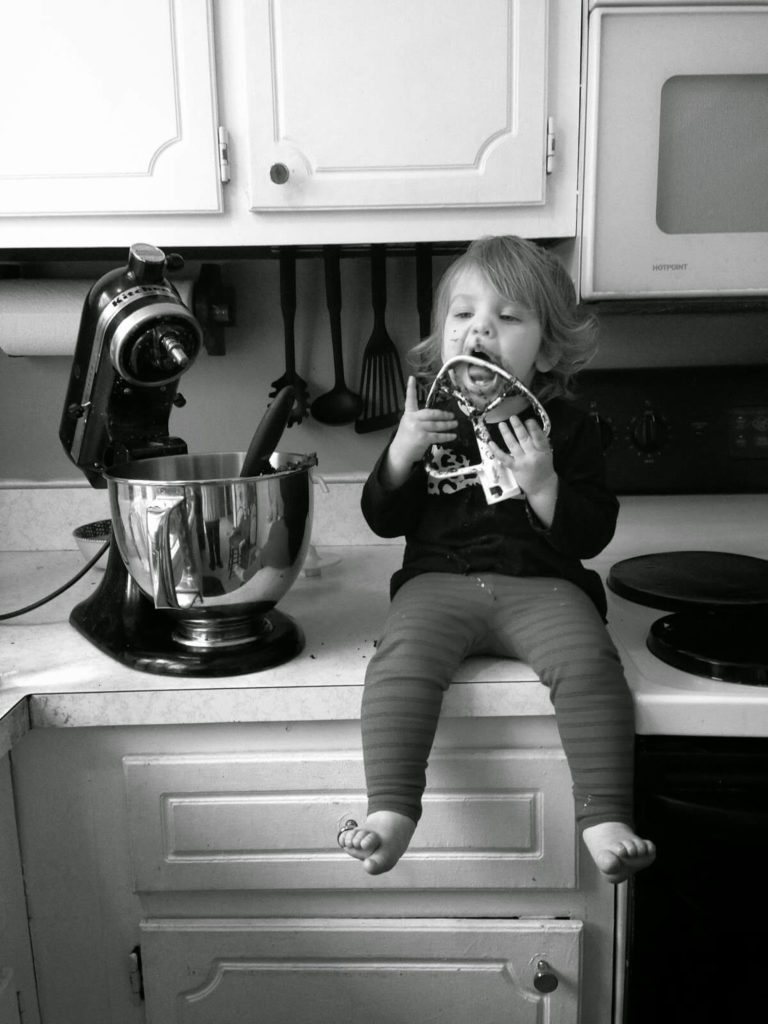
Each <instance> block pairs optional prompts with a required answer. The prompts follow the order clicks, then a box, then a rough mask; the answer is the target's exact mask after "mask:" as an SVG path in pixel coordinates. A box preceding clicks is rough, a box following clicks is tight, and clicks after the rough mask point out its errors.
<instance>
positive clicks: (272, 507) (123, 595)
mask: <svg viewBox="0 0 768 1024" xmlns="http://www.w3.org/2000/svg"><path fill="white" fill-rule="evenodd" d="M181 265H182V261H181V258H180V257H177V256H173V255H170V256H168V257H167V258H166V256H165V254H164V253H163V252H162V251H161V250H160V249H157V248H155V247H154V246H152V245H146V244H136V245H133V246H132V247H131V249H130V252H129V256H128V265H127V266H126V267H123V268H120V269H117V270H113V271H110V272H109V273H108V274H106V275H104V277H102V278H101V279H100V280H99V281H97V282H96V284H95V285H94V286H93V288H92V289H91V291H90V292H89V294H88V297H87V298H86V301H85V305H84V308H83V314H82V318H81V322H80V329H79V333H78V339H77V347H76V349H75V356H74V361H73V364H72V370H71V374H70V380H69V386H68V389H67V395H66V400H65V403H64V411H63V415H62V419H61V425H60V428H59V436H60V439H61V442H62V444H63V446H64V449H65V451H66V452H67V454H68V456H69V457H70V459H71V460H72V461H73V462H74V463H75V465H77V466H78V467H79V468H80V469H82V471H83V472H84V473H85V475H86V477H87V478H88V480H89V482H90V483H91V485H92V486H93V487H97V488H101V487H107V488H108V489H109V500H110V511H111V516H112V539H111V543H110V550H109V557H108V561H107V566H106V570H105V573H104V576H103V579H102V582H101V584H100V585H99V587H98V588H97V590H96V591H95V592H94V594H93V595H92V596H91V597H90V598H88V599H86V600H85V601H83V602H82V603H81V604H79V605H77V606H76V607H75V608H74V609H73V611H72V613H71V615H70V622H71V623H72V625H73V626H74V627H75V628H76V629H77V630H78V631H79V632H80V633H81V634H82V635H83V636H85V637H86V638H87V639H88V640H90V641H91V642H92V643H93V644H95V646H96V647H98V648H99V649H100V650H102V651H104V652H105V653H106V654H108V655H110V656H111V657H113V658H115V659H116V660H118V661H120V662H122V663H123V664H126V665H129V666H130V667H132V668H135V669H139V670H141V671H145V672H152V673H157V674H164V675H174V676H179V675H187V676H225V675H239V674H243V673H247V672H254V671H258V670H260V669H264V668H267V667H270V666H274V665H277V664H280V663H282V662H285V661H288V660H289V659H290V658H292V657H294V656H295V655H296V654H298V653H299V651H301V649H302V647H303V643H304V639H303V634H302V632H301V629H300V628H299V626H298V625H297V624H296V623H295V622H294V621H293V619H291V618H290V617H289V616H287V615H285V614H284V613H282V612H280V611H278V610H277V609H276V608H275V605H276V603H277V602H278V601H279V600H280V598H281V597H282V596H283V595H284V594H285V593H286V591H287V590H288V589H289V587H290V586H291V585H292V583H293V581H294V580H295V579H296V577H297V576H298V574H299V571H300V570H301V566H302V564H303V562H304V558H305V555H306V552H307V549H308V547H309V540H310V533H311V523H312V481H311V475H310V474H311V467H312V466H313V465H315V464H316V461H317V460H316V459H315V456H314V455H309V456H302V455H292V454H287V453H278V452H275V453H274V454H273V455H272V456H271V458H270V460H269V462H268V464H267V465H268V472H265V473H263V474H261V475H258V476H253V477H243V476H241V470H242V466H243V459H244V454H243V453H240V452H227V453H221V454H210V455H197V456H196V455H188V454H187V446H186V444H185V442H184V441H182V440H181V439H180V438H178V437H173V436H171V435H170V434H169V428H168V421H169V417H170V412H171V409H172V407H173V406H174V405H183V404H184V399H183V398H182V396H181V395H179V394H178V393H177V386H178V381H179V378H180V377H181V375H182V374H183V373H184V372H185V371H186V370H187V369H189V367H190V366H191V365H192V363H193V362H194V360H195V358H196V357H197V355H198V353H199V351H200V348H201V344H202V331H201V328H200V325H199V324H198V322H197V321H196V320H195V318H194V316H193V315H192V313H191V312H190V311H189V310H188V309H187V308H186V306H185V305H184V304H183V303H182V301H181V299H180V298H179V295H178V293H177V291H176V289H175V288H174V287H173V285H172V284H171V283H170V282H169V281H168V280H167V278H166V273H167V272H169V271H171V270H175V269H179V268H180V266H181Z"/></svg>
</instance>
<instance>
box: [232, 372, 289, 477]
mask: <svg viewBox="0 0 768 1024" xmlns="http://www.w3.org/2000/svg"><path fill="white" fill-rule="evenodd" d="M294 397H295V395H294V390H293V388H292V387H291V386H290V385H286V387H284V388H283V389H282V390H281V391H279V392H278V394H277V398H275V400H274V402H273V403H272V404H271V405H270V406H269V408H268V409H267V411H266V412H265V413H264V415H263V416H262V417H261V421H260V422H259V425H258V427H256V430H255V432H254V435H253V437H252V439H251V443H250V444H249V445H248V451H247V452H246V453H245V458H244V459H243V468H242V469H241V470H240V476H241V477H252V476H262V475H263V474H264V473H269V472H271V470H272V467H271V466H270V463H269V458H270V456H271V455H272V452H273V451H274V450H275V448H276V447H277V443H278V441H279V440H280V438H281V437H282V436H283V431H284V430H285V428H286V427H287V425H288V419H289V417H290V415H291V410H292V409H293V400H294Z"/></svg>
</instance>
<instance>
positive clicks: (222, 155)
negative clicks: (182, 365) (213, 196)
mask: <svg viewBox="0 0 768 1024" xmlns="http://www.w3.org/2000/svg"><path fill="white" fill-rule="evenodd" d="M219 176H220V177H221V180H222V181H223V182H224V184H225V185H226V183H227V182H228V181H229V132H228V131H227V129H226V128H223V127H222V126H221V125H219Z"/></svg>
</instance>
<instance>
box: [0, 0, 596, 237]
mask: <svg viewBox="0 0 768 1024" xmlns="http://www.w3.org/2000/svg"><path fill="white" fill-rule="evenodd" d="M582 23H583V12H582V5H581V4H579V3H573V2H571V0H546V2H544V0H477V2H476V3H472V4H470V3H467V2H466V0H421V2H420V3H419V4H413V3H409V2H408V0H392V2H389V3H386V4H381V3H378V2H377V0H315V2H313V3H309V2H306V0H228V2H227V3H214V2H213V0H184V2H182V0H165V2H164V3H163V4H161V5H159V10H158V4H157V0H137V4H135V5H133V6H132V8H131V16H130V18H126V17H125V11H124V8H123V7H121V6H120V5H118V3H117V0H105V2H102V3H98V2H97V0H76V2H73V3H72V4H68V5H66V8H63V7H62V5H60V4H57V3H55V2H54V0H35V2H34V3H30V4H27V5H25V6H24V7H23V10H22V9H20V11H19V13H18V14H17V15H15V18H14V21H13V31H11V32H6V33H5V35H4V39H3V42H2V43H0V46H2V48H3V49H2V55H3V57H4V61H3V62H2V63H1V64H0V76H1V77H0V81H2V82H3V84H4V85H5V92H6V95H10V94H13V95H14V97H15V98H16V102H15V103H14V104H8V105H6V107H5V108H4V109H3V111H2V112H0V127H2V129H3V134H4V137H5V138H13V139H14V140H15V143H16V144H15V145H14V146H10V147H6V149H5V151H4V153H3V155H2V157H0V217H2V218H3V220H2V227H3V242H2V244H3V246H5V247H19V248H44V247H47V248H56V247H66V248H72V247H73V246H74V247H78V246H80V247H86V246H87V247H99V246H101V247H115V246H120V247H122V246H125V245H129V244H131V243H132V242H134V241H136V240H139V239H140V240H144V241H148V242H152V243H153V244H155V245H159V246H161V247H166V248H167V247H168V246H178V247H185V246H193V247H199V246H227V247H230V246H246V245H248V246H253V245H265V246H274V245H286V244H300V245H316V244H327V243H341V244H366V243H371V242H391V243H398V242H399V243H413V242H415V241H457V240H458V241H461V240H466V239H470V238H473V237H476V236H478V235H481V234H488V233H501V232H508V233H516V234H520V235H524V236H527V237H531V238H554V237H572V236H574V235H575V231H576V206H577V194H578V187H577V183H578V135H579V105H580V87H579V83H580V64H581V52H582V45H581V33H582ZM32 40H34V44H33V43H32V42H31V41H32ZM43 70H45V74H43V73H42V72H43ZM51 83H54V85H53V86H52V84H51Z"/></svg>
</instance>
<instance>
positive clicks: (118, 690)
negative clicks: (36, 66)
mask: <svg viewBox="0 0 768 1024" xmlns="http://www.w3.org/2000/svg"><path fill="white" fill-rule="evenodd" d="M766 522H768V496H766V495H747V496H737V497H733V496H716V497H711V496H693V497H687V498H679V499H674V502H673V499H670V498H654V497H647V498H646V497H635V498H624V499H622V515H621V518H620V529H619V531H618V532H617V536H616V538H615V539H614V541H613V542H612V543H611V545H610V546H609V548H607V549H606V551H605V552H604V553H603V554H602V555H601V557H600V558H599V559H596V560H594V561H593V562H592V563H590V565H591V566H592V567H593V568H596V569H597V570H598V571H600V572H602V573H603V575H604V574H605V573H606V572H607V571H608V568H609V567H610V565H611V564H612V563H613V562H615V561H618V560H619V559H621V558H626V557H631V556H632V555H634V554H642V553H648V552H649V551H659V550H680V549H689V550H690V549H691V548H696V549H710V550H732V551H740V552H742V553H746V554H753V555H757V554H762V553H764V552H765V548H766V547H768V544H767V543H766V533H767V532H768V531H767V530H766V527H765V524H766ZM724 536H727V537H728V538H729V543H728V544H727V545H724V544H723V543H722V538H723V537H724ZM760 544H762V545H763V547H762V548H761V547H760ZM320 554H321V556H322V558H323V559H324V560H327V561H331V560H333V559H338V561H337V562H336V563H335V564H333V565H330V566H328V567H326V568H324V569H323V572H322V575H321V576H320V577H315V578H311V577H305V576H304V575H303V574H302V575H301V576H300V577H299V579H298V580H297V581H296V583H295V584H294V585H293V587H292V588H291V590H290V591H289V593H288V594H287V595H286V597H285V598H284V599H283V600H282V601H281V603H280V608H281V609H282V610H283V611H285V612H287V613H288V614H289V615H292V616H293V617H294V618H295V619H296V620H297V621H298V622H299V624H300V625H301V627H302V629H303V631H304V633H305V637H306V645H305V648H304V650H303V651H302V653H301V654H299V655H298V656H297V657H296V658H294V659H293V660H291V661H289V662H287V663H286V664H284V665H281V666H278V667H276V668H272V669H268V670H265V671H262V672H257V673H252V674H248V675H240V676H231V677H223V678H208V679H198V678H195V679H191V678H177V677H169V676H160V675H153V674H150V673H144V672H139V671H136V670H134V669H130V668H127V667H125V666H122V665H120V664H119V663H118V662H116V661H114V660H113V659H111V658H110V657H108V656H107V655H106V654H103V653H102V652H100V651H99V650H97V649H96V648H95V647H93V646H92V645H91V644H90V643H89V642H88V641H86V640H85V639H84V638H83V637H81V636H80V634H79V633H78V632H77V631H76V630H75V629H74V628H73V627H72V626H71V625H70V624H69V622H68V617H69V612H70V610H71V608H72V607H73V606H74V604H76V603H77V602H78V601H80V600H82V599H83V598H84V597H85V596H87V595H88V594H89V593H90V592H91V591H92V589H93V588H94V587H95V586H96V585H98V582H99V579H100V577H101V573H100V572H99V571H98V570H91V571H90V572H89V573H87V574H86V576H85V577H83V579H81V580H80V581H79V582H78V583H77V584H75V585H74V587H72V588H71V589H69V590H67V591H66V592H65V593H64V594H62V595H60V596H59V597H57V598H56V599H54V600H53V601H52V602H50V603H48V604H46V605H44V606H43V607H41V608H39V609H37V610H35V611H33V612H30V613H28V614H26V615H24V616H21V617H19V618H16V619H10V620H7V621H3V622H0V754H2V753H3V752H5V751H7V750H8V749H9V748H10V747H11V746H12V745H13V743H14V741H15V740H16V739H17V738H18V736H20V735H22V734H23V733H24V732H25V731H26V730H27V729H28V728H30V727H46V726H48V727H50V726H64V727H73V726H98V725H161V724H201V723H214V722H216V723H218V722H255V721H292V720H293V721H298V720H302V721H308V720H310V721H311V720H317V721H319V720H326V721H329V720H351V719H356V718H357V717H358V714H359V707H360V696H361V691H362V682H363V676H364V673H365V667H366V663H367V661H368V659H369V658H370V656H371V654H372V652H373V644H374V640H375V638H376V635H377V631H378V629H379V626H380V623H381V621H382V619H383V617H384V614H385V612H386V608H387V604H388V590H387V581H388V579H389V576H390V575H391V573H392V572H393V571H394V570H395V569H396V568H397V566H398V565H399V563H400V559H401V548H400V546H399V545H392V544H386V545H375V544H365V545H356V546H333V547H322V548H321V549H320ZM82 564H83V563H82V557H81V555H80V554H79V552H78V551H76V550H66V551H7V552H0V584H1V586H0V592H2V594H3V598H2V608H0V611H6V610H12V609H13V608H18V607H21V606H23V605H25V604H27V603H30V602H32V601H34V600H36V599H37V598H39V597H41V596H43V595H45V594H46V593H48V592H49V591H51V590H52V589H54V588H55V587H56V586H58V585H60V584H61V583H62V582H63V581H66V580H67V579H69V578H70V577H71V576H72V575H74V573H75V572H76V571H77V570H78V569H79V568H81V567H82ZM609 600H610V608H609V621H610V625H611V630H612V632H613V634H614V638H615V639H616V642H617V645H618V647H619V650H620V653H621V654H622V660H623V661H624V664H625V668H626V670H627V676H628V679H629V683H630V687H631V689H632V692H633V696H634V699H635V707H636V724H637V730H638V732H640V733H668V734H676V733H678V734H702V735H704V734H709V735H728V734H731V735H764V736H768V687H752V686H741V685H730V684H729V685H727V686H724V685H723V684H721V683H711V682H708V681H706V680H702V679H699V678H698V677H693V676H689V675H686V674H685V673H682V672H678V671H676V670H675V669H672V668H669V669H667V668H666V667H665V669H664V673H665V676H664V683H663V685H659V684H658V683H653V682H651V681H649V679H648V675H649V674H650V673H651V672H653V671H654V670H655V672H656V673H658V663H656V664H655V665H654V664H653V661H655V659H652V656H651V655H650V654H649V653H648V652H647V651H646V650H645V646H644V644H632V645H626V644H625V643H624V638H625V637H626V636H627V635H629V634H630V633H632V634H633V635H634V634H637V635H642V636H644V635H645V631H647V629H646V625H645V623H646V621H647V622H648V623H650V622H651V621H652V620H653V619H654V618H656V617H658V616H659V614H661V613H659V612H658V611H654V610H653V609H648V608H642V607H640V606H637V605H633V604H630V602H627V601H624V600H622V599H621V598H617V597H615V596H614V595H610V596H609ZM638 631H642V632H638ZM648 659H652V661H651V662H649V660H648ZM456 684H458V685H454V686H452V688H451V689H450V690H449V691H448V694H447V696H446V700H445V705H444V712H443V713H444V715H446V716H452V717H463V716H473V717H485V716H488V717H496V716H512V717H514V716H521V715H523V716H525V715H527V716H542V715H544V716H549V715H551V714H552V708H551V705H550V703H549V698H548V693H547V690H546V689H545V688H544V687H543V686H542V685H541V684H540V683H539V682H538V680H537V678H536V676H535V674H534V673H533V672H532V670H531V669H530V668H529V667H528V666H527V665H525V664H523V663H521V662H517V661H513V660H504V659H493V658H472V659H470V660H468V661H467V662H466V663H464V664H463V665H462V666H461V668H460V670H459V673H458V674H457V676H456ZM729 723H731V724H730V725H729Z"/></svg>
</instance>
